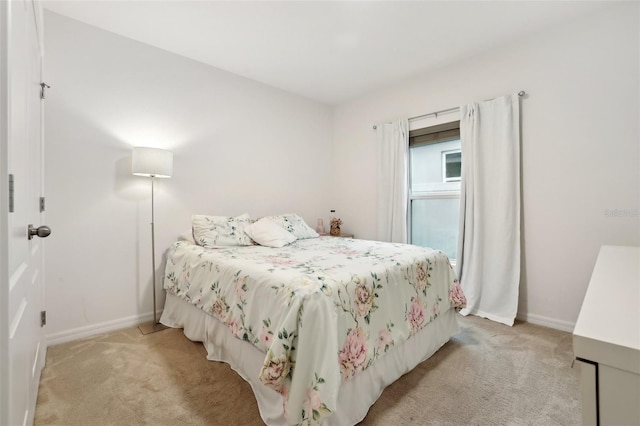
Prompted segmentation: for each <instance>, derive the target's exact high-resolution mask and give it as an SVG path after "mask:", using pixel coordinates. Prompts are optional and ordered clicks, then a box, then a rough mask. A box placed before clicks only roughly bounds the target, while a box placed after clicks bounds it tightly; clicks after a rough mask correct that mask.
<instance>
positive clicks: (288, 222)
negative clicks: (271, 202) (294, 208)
mask: <svg viewBox="0 0 640 426" xmlns="http://www.w3.org/2000/svg"><path fill="white" fill-rule="evenodd" d="M265 219H269V220H271V221H272V222H273V223H275V224H276V225H278V226H280V227H281V228H283V229H284V230H286V231H289V232H291V233H292V234H293V235H294V236H295V237H296V239H298V240H303V239H305V238H316V237H319V236H320V234H318V233H317V232H316V231H314V230H313V228H311V227H310V226H309V225H307V223H306V222H305V221H304V219H303V218H301V217H300V216H298V215H297V214H295V213H287V214H281V215H276V216H267V217H265Z"/></svg>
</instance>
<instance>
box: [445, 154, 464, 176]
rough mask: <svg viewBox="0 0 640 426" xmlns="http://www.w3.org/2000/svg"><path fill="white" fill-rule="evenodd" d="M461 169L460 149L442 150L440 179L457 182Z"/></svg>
mask: <svg viewBox="0 0 640 426" xmlns="http://www.w3.org/2000/svg"><path fill="white" fill-rule="evenodd" d="M461 169H462V151H460V150H459V149H458V150H455V151H443V152H442V181H443V182H459V181H460V172H461Z"/></svg>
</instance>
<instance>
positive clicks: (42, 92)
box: [40, 81, 51, 99]
mask: <svg viewBox="0 0 640 426" xmlns="http://www.w3.org/2000/svg"><path fill="white" fill-rule="evenodd" d="M45 88H47V89H50V88H51V86H49V85H48V84H47V83H45V82H44V81H43V82H42V83H40V99H44V97H45V94H44V89H45Z"/></svg>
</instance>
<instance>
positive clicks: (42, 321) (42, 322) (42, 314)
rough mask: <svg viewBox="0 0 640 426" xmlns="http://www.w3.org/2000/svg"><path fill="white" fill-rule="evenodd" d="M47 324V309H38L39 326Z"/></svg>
mask: <svg viewBox="0 0 640 426" xmlns="http://www.w3.org/2000/svg"><path fill="white" fill-rule="evenodd" d="M45 325H47V311H40V327H44V326H45Z"/></svg>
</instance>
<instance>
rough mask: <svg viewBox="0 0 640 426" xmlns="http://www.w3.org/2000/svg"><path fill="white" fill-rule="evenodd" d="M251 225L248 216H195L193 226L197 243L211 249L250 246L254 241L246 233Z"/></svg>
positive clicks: (192, 218)
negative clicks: (245, 229) (246, 229)
mask: <svg viewBox="0 0 640 426" xmlns="http://www.w3.org/2000/svg"><path fill="white" fill-rule="evenodd" d="M250 224H251V219H250V218H249V215H248V214H243V215H240V216H237V217H230V216H206V215H193V216H192V217H191V225H192V227H193V238H194V239H195V240H196V243H197V244H199V245H201V246H203V247H209V248H215V247H228V246H250V245H253V241H251V238H249V236H248V235H247V234H245V233H244V228H246V227H247V226H248V225H250Z"/></svg>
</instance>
